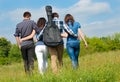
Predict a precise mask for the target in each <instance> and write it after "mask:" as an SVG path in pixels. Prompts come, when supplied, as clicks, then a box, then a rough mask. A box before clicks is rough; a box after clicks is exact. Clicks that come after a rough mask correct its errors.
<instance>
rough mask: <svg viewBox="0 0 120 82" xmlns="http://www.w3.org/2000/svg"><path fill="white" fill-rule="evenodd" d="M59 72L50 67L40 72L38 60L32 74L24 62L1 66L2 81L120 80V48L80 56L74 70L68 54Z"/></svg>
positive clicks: (72, 81)
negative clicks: (27, 73)
mask: <svg viewBox="0 0 120 82" xmlns="http://www.w3.org/2000/svg"><path fill="white" fill-rule="evenodd" d="M63 61H64V65H63V68H62V69H59V71H58V73H57V74H53V73H52V71H51V68H50V59H49V67H48V70H47V72H46V73H45V74H44V75H40V74H39V72H38V67H37V61H35V70H34V73H33V75H32V76H28V75H26V74H25V73H24V69H23V62H21V63H12V64H11V65H1V66H0V82H120V50H117V51H108V52H99V53H98V52H96V53H92V54H86V55H84V56H79V68H78V69H76V70H73V69H72V67H71V61H70V59H69V57H68V56H65V57H64V58H63Z"/></svg>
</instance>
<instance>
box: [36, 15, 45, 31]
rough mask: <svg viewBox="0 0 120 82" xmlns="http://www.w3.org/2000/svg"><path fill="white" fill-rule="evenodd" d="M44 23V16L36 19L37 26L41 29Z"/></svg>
mask: <svg viewBox="0 0 120 82" xmlns="http://www.w3.org/2000/svg"><path fill="white" fill-rule="evenodd" d="M45 24H46V19H45V18H44V17H41V18H39V19H38V21H37V26H38V27H39V28H41V29H42V28H43V27H44V26H45Z"/></svg>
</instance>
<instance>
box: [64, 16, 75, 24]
mask: <svg viewBox="0 0 120 82" xmlns="http://www.w3.org/2000/svg"><path fill="white" fill-rule="evenodd" d="M64 21H65V23H66V24H68V22H69V21H71V22H72V25H73V23H74V18H73V16H72V15H71V14H66V16H65V18H64Z"/></svg>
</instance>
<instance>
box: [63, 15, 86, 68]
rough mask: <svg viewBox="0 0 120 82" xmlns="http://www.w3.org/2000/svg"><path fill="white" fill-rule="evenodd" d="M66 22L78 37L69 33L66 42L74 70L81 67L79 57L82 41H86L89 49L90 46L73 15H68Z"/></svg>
mask: <svg viewBox="0 0 120 82" xmlns="http://www.w3.org/2000/svg"><path fill="white" fill-rule="evenodd" d="M64 21H65V23H66V24H67V25H68V27H69V28H70V29H71V30H72V31H73V32H74V33H75V34H76V35H78V37H74V36H72V35H70V34H69V33H68V37H67V42H66V48H67V53H68V55H69V57H70V59H71V61H72V66H73V68H77V67H78V65H79V64H78V63H79V62H78V56H79V52H80V39H82V40H83V41H84V43H85V46H86V47H88V45H87V42H86V40H85V38H84V35H83V33H82V31H81V29H80V28H81V26H80V23H79V22H76V21H75V20H74V18H73V16H72V15H71V14H66V16H65V18H64Z"/></svg>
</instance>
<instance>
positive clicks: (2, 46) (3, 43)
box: [0, 37, 11, 57]
mask: <svg viewBox="0 0 120 82" xmlns="http://www.w3.org/2000/svg"><path fill="white" fill-rule="evenodd" d="M10 48H11V43H10V41H7V39H5V38H4V37H1V38H0V57H8V52H9V50H10Z"/></svg>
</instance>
